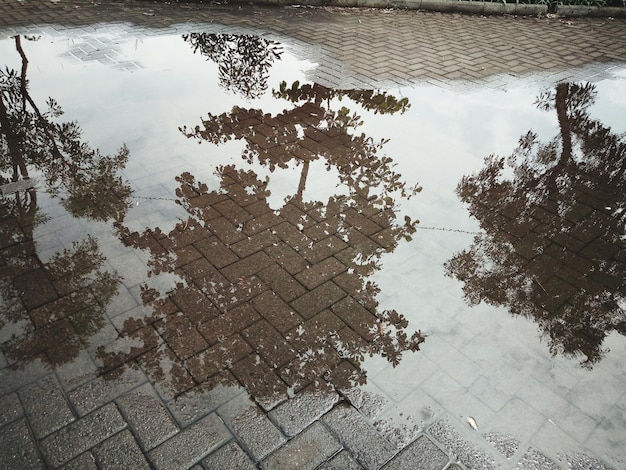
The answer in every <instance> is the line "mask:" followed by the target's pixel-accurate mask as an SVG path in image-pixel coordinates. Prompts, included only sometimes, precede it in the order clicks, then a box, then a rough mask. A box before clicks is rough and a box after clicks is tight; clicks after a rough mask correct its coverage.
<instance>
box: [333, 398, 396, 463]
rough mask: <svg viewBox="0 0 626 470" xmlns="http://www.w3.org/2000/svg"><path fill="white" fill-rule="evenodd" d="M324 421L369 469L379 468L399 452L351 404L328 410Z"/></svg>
mask: <svg viewBox="0 0 626 470" xmlns="http://www.w3.org/2000/svg"><path fill="white" fill-rule="evenodd" d="M322 421H323V422H324V423H325V424H326V425H327V426H328V427H329V428H330V429H331V431H332V432H333V433H334V434H335V435H336V436H337V437H338V438H339V440H340V441H341V443H342V444H343V445H344V446H345V447H346V448H347V449H348V450H349V451H350V453H351V454H352V455H354V456H355V457H356V458H357V460H358V461H359V462H360V463H361V464H362V465H363V466H364V467H365V468H367V469H377V468H379V467H381V466H382V465H383V464H384V463H386V462H387V461H388V460H390V459H391V458H392V457H393V456H394V455H395V454H396V452H397V449H396V448H395V447H394V446H393V445H391V444H390V443H389V442H388V441H387V440H386V439H385V438H383V437H382V436H381V435H380V434H378V433H377V432H376V431H375V430H374V428H372V427H371V426H370V425H369V424H368V423H367V422H366V421H365V419H364V418H363V416H361V415H360V414H359V413H358V411H356V410H355V409H354V408H352V407H351V406H347V405H339V406H336V407H335V408H333V409H332V410H331V411H330V412H328V413H327V414H326V415H325V416H324V417H323V418H322Z"/></svg>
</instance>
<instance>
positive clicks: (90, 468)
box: [59, 452, 98, 470]
mask: <svg viewBox="0 0 626 470" xmlns="http://www.w3.org/2000/svg"><path fill="white" fill-rule="evenodd" d="M59 468H60V469H61V470H98V466H97V465H96V458H95V457H94V456H93V454H92V453H91V452H83V453H82V454H80V455H79V456H78V457H76V458H74V459H72V460H70V461H69V462H67V463H66V464H65V465H63V466H62V467H59Z"/></svg>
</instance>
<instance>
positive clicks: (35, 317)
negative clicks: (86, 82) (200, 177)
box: [0, 36, 131, 365]
mask: <svg viewBox="0 0 626 470" xmlns="http://www.w3.org/2000/svg"><path fill="white" fill-rule="evenodd" d="M27 39H32V40H34V39H35V38H27ZM15 46H16V51H17V53H18V54H19V56H20V57H21V62H22V67H21V70H20V71H17V70H14V69H9V68H6V69H4V70H0V184H1V185H2V186H1V190H2V200H0V219H1V221H2V224H1V226H2V233H1V234H0V247H1V248H2V258H3V261H4V262H3V263H2V266H1V267H0V273H1V276H0V284H1V285H0V296H1V299H2V303H3V305H2V307H3V308H2V311H1V312H0V331H2V336H3V340H6V341H5V342H3V343H2V351H3V352H4V353H5V354H6V355H7V357H8V358H9V359H10V360H11V361H17V362H18V364H19V363H23V362H24V361H28V360H32V359H33V358H39V359H42V360H44V361H45V362H47V363H49V364H52V365H58V364H61V363H65V362H68V361H70V360H72V359H73V358H75V357H76V355H77V354H78V352H79V351H80V350H81V349H82V348H83V347H84V346H85V345H86V344H87V341H88V340H89V338H90V337H91V336H92V335H94V334H95V333H97V332H98V331H99V330H100V329H101V328H102V327H103V326H104V323H105V321H104V310H105V307H106V305H107V304H108V302H109V301H110V300H111V299H112V298H113V296H114V295H115V294H116V292H117V287H118V284H119V279H118V278H117V277H116V276H114V275H112V274H111V273H109V272H107V271H106V270H105V269H104V268H103V265H104V257H103V256H102V254H101V252H100V249H99V247H98V244H97V242H96V240H95V239H94V238H92V237H90V236H89V237H87V238H85V239H83V240H79V241H76V242H74V243H73V244H72V245H71V246H70V247H69V248H66V249H63V250H62V251H57V252H56V253H53V254H52V255H51V256H50V257H49V259H48V260H47V261H45V260H44V259H42V258H41V256H40V254H39V253H38V249H37V244H36V242H35V237H34V231H35V228H36V227H37V225H38V224H42V223H45V222H46V221H47V220H48V217H47V216H46V215H45V213H42V212H41V210H40V208H39V207H38V203H37V186H38V185H39V182H38V179H39V178H41V179H43V183H44V184H45V188H44V191H45V192H47V193H48V194H50V195H51V196H52V197H56V198H59V199H60V201H61V204H62V205H63V206H64V207H65V209H66V210H67V211H69V212H70V213H71V214H72V215H73V216H75V217H88V218H90V219H93V220H99V221H106V220H108V219H111V218H112V219H115V220H119V221H121V220H122V219H123V217H124V214H125V213H126V210H127V208H128V197H129V195H130V191H131V190H130V187H129V186H128V184H127V183H126V182H124V181H123V180H122V178H121V177H119V176H118V175H117V170H119V169H121V168H122V167H123V166H124V164H125V163H126V160H127V158H128V151H127V150H126V148H125V147H123V148H122V149H120V151H119V152H118V153H117V154H116V155H115V156H113V157H105V156H102V155H100V153H99V151H98V150H97V149H92V148H91V147H89V145H88V144H86V143H85V142H83V141H82V140H81V130H80V128H79V127H78V124H77V123H76V122H58V121H57V118H59V117H60V116H61V115H62V114H63V111H62V110H61V107H60V106H59V105H58V104H57V103H56V102H55V101H54V100H53V99H52V98H49V99H48V101H47V110H45V111H41V110H40V108H39V106H38V104H37V103H36V102H35V100H34V99H33V98H32V96H31V95H30V92H29V88H28V79H27V72H28V59H27V56H26V54H25V51H24V48H23V46H22V38H21V37H20V36H16V37H15ZM30 172H34V173H35V177H34V178H31V174H30Z"/></svg>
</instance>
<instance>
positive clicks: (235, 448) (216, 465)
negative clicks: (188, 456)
mask: <svg viewBox="0 0 626 470" xmlns="http://www.w3.org/2000/svg"><path fill="white" fill-rule="evenodd" d="M202 464H203V465H204V468H207V469H215V470H218V469H222V468H223V469H231V468H232V469H237V470H254V469H256V468H257V467H256V465H254V462H252V460H250V457H248V455H247V454H246V453H245V452H244V451H243V450H242V449H241V447H239V445H237V443H236V442H229V443H228V444H226V445H225V446H223V447H220V448H219V449H218V450H216V451H215V452H213V453H211V455H209V456H208V457H207V458H206V459H204V460H203V461H202Z"/></svg>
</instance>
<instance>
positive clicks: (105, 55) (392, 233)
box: [0, 28, 626, 468]
mask: <svg viewBox="0 0 626 470" xmlns="http://www.w3.org/2000/svg"><path fill="white" fill-rule="evenodd" d="M112 31H113V32H112ZM138 38H139V39H138ZM0 51H1V53H2V57H3V58H6V60H7V63H6V67H3V69H2V72H1V74H0V85H1V86H2V91H3V95H2V101H1V104H2V107H1V108H0V124H1V125H2V141H1V146H0V151H1V153H0V156H1V157H2V160H1V161H2V166H1V167H0V178H1V183H2V184H1V186H0V191H2V200H1V204H2V206H1V211H2V222H1V223H0V229H1V237H0V244H1V245H0V248H1V249H2V267H1V268H0V269H1V270H2V280H1V283H2V284H1V287H0V288H1V292H2V307H3V308H2V313H0V327H1V329H0V341H1V342H2V343H1V344H2V353H3V355H4V360H5V361H6V363H7V364H8V365H10V366H12V367H13V368H14V369H23V368H28V366H29V364H31V363H42V364H44V365H45V366H46V367H50V368H59V367H62V366H63V367H66V366H68V365H69V364H72V363H73V362H74V361H78V360H80V361H84V360H85V358H84V352H85V351H87V352H88V354H89V356H90V357H91V359H92V360H93V362H94V364H95V368H97V371H96V372H97V374H98V375H102V376H103V377H105V378H106V379H107V380H109V379H115V378H116V377H119V376H121V375H122V374H125V373H127V372H128V370H133V371H143V373H145V374H146V375H147V377H148V378H149V379H150V381H151V382H152V383H154V385H155V387H156V389H157V391H158V392H159V394H160V395H161V398H162V399H163V400H164V401H166V402H168V405H169V406H170V408H171V409H172V410H175V409H176V407H177V406H179V404H180V401H181V399H183V398H184V397H192V396H193V394H194V393H196V392H198V393H207V392H210V391H211V390H220V391H223V390H225V389H229V388H231V389H236V388H238V387H244V388H245V389H246V391H247V392H248V394H249V395H250V397H251V398H252V399H253V400H254V401H255V402H256V404H257V405H259V406H260V407H261V408H262V409H263V410H265V411H266V412H269V411H270V410H276V409H277V408H276V406H277V405H279V404H284V403H289V401H290V400H296V401H298V400H302V398H301V397H302V396H304V395H305V394H309V393H310V394H312V396H326V395H325V394H327V393H330V394H331V395H332V396H333V398H332V399H331V400H329V399H326V401H328V403H330V405H329V406H332V404H333V403H335V399H336V393H339V394H341V395H342V396H343V397H345V398H346V399H348V400H350V401H351V402H352V403H353V404H354V405H355V406H357V407H358V408H359V409H360V410H361V411H362V412H363V414H364V415H366V416H367V417H368V418H369V419H371V420H372V422H373V423H374V424H375V425H376V426H377V427H378V428H379V429H380V430H381V432H383V433H385V434H387V435H388V437H389V438H390V440H391V441H392V442H395V443H399V444H398V445H406V444H407V443H408V442H410V441H411V440H412V439H413V438H414V437H415V436H416V435H417V433H418V432H421V431H423V430H424V429H429V427H430V429H431V432H430V433H431V435H432V436H434V437H435V438H437V433H439V434H441V435H442V436H443V437H442V438H441V439H440V442H441V443H442V444H444V445H445V444H446V440H450V442H453V443H454V445H455V446H458V447H459V449H461V448H463V449H470V450H471V451H472V452H473V449H474V446H475V445H478V446H481V449H483V450H481V451H480V453H481V456H484V461H485V462H488V463H489V465H492V464H493V465H496V466H497V465H505V466H506V465H507V464H506V462H518V461H525V460H528V461H530V460H533V459H535V460H538V461H539V460H541V461H544V460H545V461H546V462H552V463H554V462H560V463H561V464H570V465H574V466H576V465H578V464H577V463H576V462H579V463H580V462H583V463H584V464H585V465H587V464H590V462H591V463H593V462H600V460H598V459H601V460H602V461H604V462H606V463H607V464H609V465H611V466H614V467H615V468H619V467H620V466H623V463H624V460H625V459H626V455H625V454H624V450H623V449H622V447H621V444H620V443H621V442H623V440H624V438H626V435H625V434H624V433H625V431H624V430H625V429H626V426H625V423H626V418H625V413H626V395H625V394H624V390H625V388H624V385H625V384H626V374H625V373H624V368H623V365H622V364H623V360H624V356H625V355H626V341H625V338H624V335H625V334H626V314H625V311H624V309H625V306H626V302H625V300H624V295H625V291H626V285H625V284H624V279H625V278H626V276H624V274H625V273H624V266H626V264H625V263H626V258H625V253H626V250H625V244H626V238H625V237H626V235H625V231H624V221H625V215H624V209H625V208H624V198H623V194H624V181H625V178H624V171H625V169H626V163H625V162H626V144H625V143H624V139H623V135H624V132H625V131H626V129H625V128H624V122H626V121H625V120H624V116H625V115H626V102H624V100H623V96H624V95H625V92H626V72H625V71H624V70H623V69H615V70H614V75H613V77H612V78H610V79H605V80H603V81H599V82H595V83H587V82H583V81H580V82H574V81H572V82H565V83H560V84H558V85H557V84H554V85H550V86H541V85H540V84H537V83H535V82H532V81H530V80H528V81H523V80H520V81H517V82H515V83H512V84H511V85H510V86H509V87H508V88H507V90H506V91H505V90H501V91H494V90H486V89H481V88H478V87H476V88H474V89H471V90H469V91H468V90H467V89H465V90H464V91H463V92H460V91H455V90H454V89H449V90H443V89H440V88H436V87H432V86H428V85H421V86H415V87H413V88H401V89H393V90H391V89H390V90H377V91H371V90H335V89H331V88H328V87H325V86H323V85H321V84H317V83H311V82H309V81H307V78H306V71H307V70H308V69H310V68H311V67H313V66H314V65H313V64H311V63H309V62H306V61H303V60H301V59H299V58H297V55H296V54H295V53H294V52H296V51H293V50H292V49H291V48H290V47H289V46H287V45H282V44H279V43H277V42H275V41H272V40H269V39H263V38H259V37H256V36H248V35H234V34H197V33H194V34H184V35H162V36H145V35H142V36H139V35H137V38H135V37H133V36H132V34H121V33H120V32H117V33H115V31H114V28H113V30H109V31H108V32H107V33H102V34H99V33H93V34H92V35H84V36H81V37H73V38H70V39H67V38H60V37H47V36H18V37H17V38H14V39H7V40H3V41H1V42H0ZM16 373H17V372H16ZM20 380H23V379H20ZM220 393H222V392H220ZM333 394H334V395H333ZM316 400H317V399H316ZM321 401H324V399H321ZM194 403H195V402H194ZM194 406H197V403H196V404H195V405H194ZM307 406H309V405H307ZM285 407H286V405H283V408H281V410H284V409H288V408H285ZM296 408H297V407H296ZM194 409H195V408H194ZM174 413H175V412H174ZM273 413H276V414H277V415H279V414H280V413H284V411H280V412H276V411H273ZM255 416H256V415H255ZM469 417H471V421H468V418H469ZM442 418H445V421H440V420H441V419H442ZM255 419H256V418H255ZM259 419H260V418H259ZM468 422H471V423H473V424H472V426H468V424H467V423H468ZM308 424H309V422H307V423H306V425H308ZM432 430H436V431H437V432H435V431H432ZM294 433H295V432H294ZM464 439H465V440H467V441H468V442H470V443H469V444H467V443H463V442H464V441H463V440H464ZM484 449H487V450H484ZM581 449H582V450H583V451H581ZM468 452H469V450H468ZM581 452H582V453H581ZM463 455H464V454H463ZM481 458H483V457H481ZM507 459H508V460H507ZM542 459H543V460H542ZM581 465H582V464H581Z"/></svg>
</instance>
